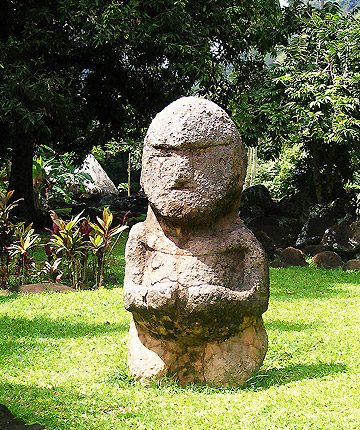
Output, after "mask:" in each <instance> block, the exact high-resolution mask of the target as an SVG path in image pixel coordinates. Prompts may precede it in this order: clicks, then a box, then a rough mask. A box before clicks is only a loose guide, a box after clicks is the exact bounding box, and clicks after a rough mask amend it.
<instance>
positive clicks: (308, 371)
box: [241, 363, 347, 391]
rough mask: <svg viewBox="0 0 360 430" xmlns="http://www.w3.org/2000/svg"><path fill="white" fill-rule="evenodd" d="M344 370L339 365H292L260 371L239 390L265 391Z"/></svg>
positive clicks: (341, 365)
mask: <svg viewBox="0 0 360 430" xmlns="http://www.w3.org/2000/svg"><path fill="white" fill-rule="evenodd" d="M346 370H347V366H345V365H344V364H339V363H334V364H328V363H318V364H294V365H289V366H286V367H282V368H279V369H270V370H267V371H265V372H261V371H260V372H259V373H258V374H257V375H255V376H253V377H252V378H250V379H249V381H248V382H247V383H246V384H245V385H244V386H243V387H241V388H242V389H245V390H254V391H258V390H266V389H267V388H270V387H272V386H280V385H286V384H289V383H290V382H295V381H301V380H304V379H318V378H323V377H325V376H329V375H334V374H338V373H343V372H345V371H346Z"/></svg>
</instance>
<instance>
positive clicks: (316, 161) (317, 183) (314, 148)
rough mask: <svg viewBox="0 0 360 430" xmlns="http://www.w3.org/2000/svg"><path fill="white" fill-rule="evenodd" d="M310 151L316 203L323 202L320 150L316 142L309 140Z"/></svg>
mask: <svg viewBox="0 0 360 430" xmlns="http://www.w3.org/2000/svg"><path fill="white" fill-rule="evenodd" d="M310 146H311V152H312V156H313V179H314V187H315V193H316V199H317V201H318V203H322V202H323V192H322V181H321V174H320V151H319V145H318V142H316V141H312V142H311V145H310Z"/></svg>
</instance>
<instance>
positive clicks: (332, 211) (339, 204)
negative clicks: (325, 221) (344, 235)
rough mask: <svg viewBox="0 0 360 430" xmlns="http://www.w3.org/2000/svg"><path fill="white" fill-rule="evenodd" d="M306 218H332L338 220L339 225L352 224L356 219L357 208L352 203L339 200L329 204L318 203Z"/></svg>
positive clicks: (308, 212)
mask: <svg viewBox="0 0 360 430" xmlns="http://www.w3.org/2000/svg"><path fill="white" fill-rule="evenodd" d="M304 216H305V217H306V218H308V219H309V218H324V217H325V218H330V219H333V220H336V223H337V224H340V223H343V222H347V223H350V222H351V221H353V220H354V219H355V217H356V208H355V205H354V204H353V203H352V202H351V201H349V200H346V199H342V198H337V199H335V200H333V201H331V202H329V203H318V204H316V205H312V206H310V207H309V208H308V210H307V211H306V212H305V213H304Z"/></svg>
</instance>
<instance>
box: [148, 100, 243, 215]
mask: <svg viewBox="0 0 360 430" xmlns="http://www.w3.org/2000/svg"><path fill="white" fill-rule="evenodd" d="M245 172H246V155H245V152H244V149H243V146H242V144H241V139H240V135H239V133H238V131H237V129H236V127H235V124H234V123H233V122H232V120H231V119H230V118H229V116H228V115H227V114H226V112H225V111H223V110H222V109H221V108H220V107H219V106H217V105H215V104H214V103H212V102H210V101H209V100H202V99H199V98H196V97H184V98H181V99H179V100H176V101H175V102H174V103H171V104H170V105H169V106H167V107H166V108H165V109H164V110H162V111H161V112H160V113H159V114H158V115H156V117H155V118H154V120H153V121H152V123H151V125H150V127H149V130H148V132H147V135H146V138H145V144H144V153H143V163H142V173H141V184H142V187H143V190H144V191H145V194H146V195H147V196H148V198H149V202H150V204H151V206H152V208H153V209H154V211H155V212H157V213H159V214H160V215H161V216H163V217H166V218H167V219H168V220H171V221H174V222H177V223H181V222H184V223H185V222H189V221H194V222H198V221H200V222H201V221H203V222H207V221H210V218H211V217H214V216H215V215H219V214H220V213H226V212H229V211H231V210H233V209H234V207H236V206H237V205H238V204H239V199H240V195H241V189H242V184H243V181H244V177H245ZM206 220H207V221H206Z"/></svg>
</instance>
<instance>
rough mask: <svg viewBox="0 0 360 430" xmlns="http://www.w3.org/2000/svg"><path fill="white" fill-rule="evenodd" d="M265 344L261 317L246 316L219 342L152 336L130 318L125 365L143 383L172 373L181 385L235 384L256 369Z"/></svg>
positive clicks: (239, 383) (240, 382) (265, 349)
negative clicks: (239, 327) (238, 328)
mask: <svg viewBox="0 0 360 430" xmlns="http://www.w3.org/2000/svg"><path fill="white" fill-rule="evenodd" d="M267 346H268V341H267V334H266V331H265V328H264V324H263V322H262V318H261V317H260V318H256V317H247V318H246V321H244V324H243V330H242V331H241V332H239V333H237V334H236V335H235V336H232V337H230V338H228V339H225V340H223V341H210V342H192V343H187V342H179V341H178V340H177V339H171V338H170V339H168V338H164V337H155V336H153V335H151V333H150V332H149V331H147V330H145V329H144V328H143V327H142V326H141V325H140V324H137V323H135V322H134V321H133V320H132V321H131V323H130V332H129V368H130V372H131V374H133V375H136V376H137V378H139V379H140V380H142V381H143V382H146V381H147V380H149V379H150V378H153V377H155V378H159V377H161V376H164V375H175V377H176V378H177V379H178V380H179V382H180V384H181V385H187V384H193V383H200V384H211V385H213V384H214V385H217V386H219V385H221V386H226V387H230V386H237V385H242V384H243V383H244V382H246V380H247V379H249V377H250V376H251V375H252V374H253V373H254V372H256V371H257V370H258V369H259V368H260V366H261V363H262V362H263V359H264V357H265V354H266V351H267Z"/></svg>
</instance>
